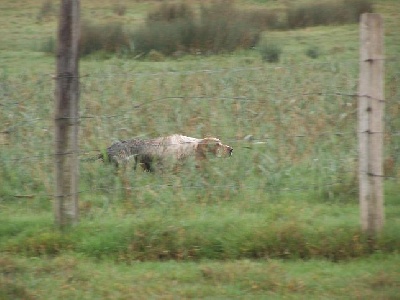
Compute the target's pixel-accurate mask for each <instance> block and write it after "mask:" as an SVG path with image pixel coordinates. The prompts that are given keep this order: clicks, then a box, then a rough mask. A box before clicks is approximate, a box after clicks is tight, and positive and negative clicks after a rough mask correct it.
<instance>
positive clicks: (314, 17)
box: [287, 0, 373, 28]
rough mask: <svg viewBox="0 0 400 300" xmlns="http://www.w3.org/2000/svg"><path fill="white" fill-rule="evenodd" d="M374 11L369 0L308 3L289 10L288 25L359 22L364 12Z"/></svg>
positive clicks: (292, 26)
mask: <svg viewBox="0 0 400 300" xmlns="http://www.w3.org/2000/svg"><path fill="white" fill-rule="evenodd" d="M372 11H373V8H372V4H371V3H370V1H369V0H352V1H341V2H337V1H333V0H331V1H325V2H318V3H306V4H301V5H298V6H294V7H290V8H289V9H288V10H287V25H288V27H289V28H298V27H307V26H317V25H329V24H346V23H353V22H358V20H359V17H360V15H361V14H362V13H365V12H372Z"/></svg>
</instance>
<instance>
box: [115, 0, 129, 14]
mask: <svg viewBox="0 0 400 300" xmlns="http://www.w3.org/2000/svg"><path fill="white" fill-rule="evenodd" d="M112 10H113V13H115V14H116V15H118V16H124V15H125V14H126V5H125V4H124V3H122V2H121V1H118V2H116V3H114V5H113V8H112Z"/></svg>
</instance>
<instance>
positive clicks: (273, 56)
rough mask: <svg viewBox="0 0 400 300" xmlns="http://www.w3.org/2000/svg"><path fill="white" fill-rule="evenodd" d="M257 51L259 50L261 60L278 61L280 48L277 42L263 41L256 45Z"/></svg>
mask: <svg viewBox="0 0 400 300" xmlns="http://www.w3.org/2000/svg"><path fill="white" fill-rule="evenodd" d="M258 51H259V52H260V54H261V58H262V60H263V61H266V62H270V63H272V62H278V61H279V59H280V55H281V53H282V48H281V47H280V46H279V45H277V44H273V43H269V42H268V43H267V42H265V41H264V42H262V43H260V45H259V46H258Z"/></svg>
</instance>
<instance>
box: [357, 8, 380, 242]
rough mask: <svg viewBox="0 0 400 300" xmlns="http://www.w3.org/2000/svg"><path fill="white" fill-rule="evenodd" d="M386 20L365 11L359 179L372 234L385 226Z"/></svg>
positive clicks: (364, 219) (364, 225)
mask: <svg viewBox="0 0 400 300" xmlns="http://www.w3.org/2000/svg"><path fill="white" fill-rule="evenodd" d="M383 37H384V36H383V21H382V17H381V16H380V15H379V14H375V13H366V14H363V15H362V16H361V22H360V43H361V44H360V78H359V80H360V81H359V97H358V118H359V127H358V129H359V133H358V137H359V179H360V196H359V197H360V211H361V226H362V230H363V231H364V232H366V233H367V234H368V235H370V236H371V237H374V236H376V235H377V234H378V233H379V232H380V231H381V230H382V227H383V223H384V209H383V205H384V204H383V176H384V174H383V136H384V125H383V115H384V107H385V101H384V56H383Z"/></svg>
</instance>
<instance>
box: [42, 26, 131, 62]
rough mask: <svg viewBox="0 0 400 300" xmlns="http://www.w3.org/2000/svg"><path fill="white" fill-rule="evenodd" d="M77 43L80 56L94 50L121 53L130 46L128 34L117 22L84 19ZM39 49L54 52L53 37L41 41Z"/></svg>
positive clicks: (54, 42) (55, 45)
mask: <svg viewBox="0 0 400 300" xmlns="http://www.w3.org/2000/svg"><path fill="white" fill-rule="evenodd" d="M79 43H80V44H79V53H80V56H85V55H89V54H92V53H94V52H104V53H122V52H124V51H126V49H128V50H130V48H131V45H130V40H129V35H128V34H127V33H126V32H125V31H124V29H123V27H122V25H121V24H119V23H109V24H103V25H98V24H92V23H90V22H87V21H84V22H82V24H81V38H80V41H79ZM40 49H41V51H43V52H47V53H51V54H54V53H56V49H57V43H56V39H55V38H54V37H50V38H48V39H47V40H45V41H44V42H43V43H42V45H41V47H40Z"/></svg>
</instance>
